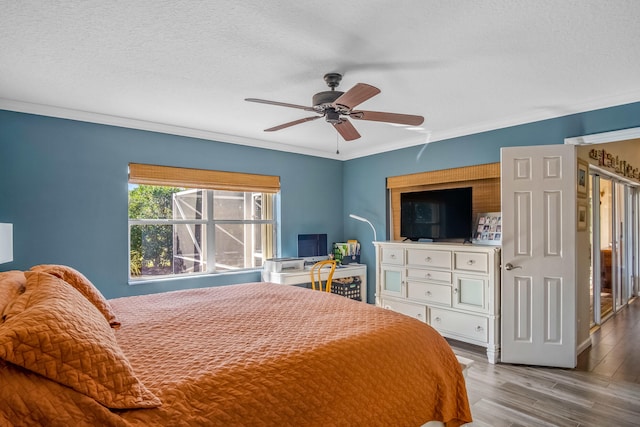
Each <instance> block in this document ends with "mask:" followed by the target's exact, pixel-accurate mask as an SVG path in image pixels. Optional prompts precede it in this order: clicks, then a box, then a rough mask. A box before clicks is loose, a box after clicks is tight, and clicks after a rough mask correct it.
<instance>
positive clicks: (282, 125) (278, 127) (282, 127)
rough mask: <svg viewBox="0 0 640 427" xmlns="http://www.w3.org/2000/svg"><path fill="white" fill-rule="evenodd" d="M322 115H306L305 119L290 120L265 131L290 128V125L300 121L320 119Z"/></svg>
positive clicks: (297, 123)
mask: <svg viewBox="0 0 640 427" xmlns="http://www.w3.org/2000/svg"><path fill="white" fill-rule="evenodd" d="M320 117H322V116H313V117H305V118H304V119H298V120H294V121H292V122H289V123H284V124H281V125H279V126H274V127H272V128H269V129H265V130H264V131H265V132H273V131H276V130H280V129H284V128H288V127H290V126H295V125H299V124H300V123H305V122H310V121H311V120H316V119H319V118H320Z"/></svg>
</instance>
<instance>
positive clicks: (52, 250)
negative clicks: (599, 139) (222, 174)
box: [0, 103, 640, 302]
mask: <svg viewBox="0 0 640 427" xmlns="http://www.w3.org/2000/svg"><path fill="white" fill-rule="evenodd" d="M637 126H640V103H634V104H629V105H625V106H619V107H613V108H607V109H603V110H597V111H592V112H585V113H581V114H574V115H570V116H565V117H561V118H557V119H552V120H545V121H540V122H535V123H530V124H525V125H520V126H514V127H510V128H505V129H499V130H495V131H490V132H484V133H480V134H475V135H469V136H464V137H459V138H453V139H449V140H447V141H438V142H433V143H431V144H429V145H428V146H427V147H426V148H425V149H424V151H423V152H422V154H421V155H420V156H418V155H419V153H420V151H421V150H422V148H423V147H422V146H417V147H411V148H405V149H401V150H396V151H391V152H387V153H382V154H378V155H374V156H368V157H364V158H360V159H354V160H349V161H346V162H340V161H336V160H329V159H322V158H316V157H311V156H303V155H297V154H290V153H284V152H280V151H273V150H265V149H258V148H250V147H245V146H241V145H233V144H224V143H219V142H212V141H205V140H198V139H194V138H185V137H179V136H174V135H165V134H160V133H154V132H146V131H138V130H131V129H124V128H118V127H113V126H105V125H96V124H89V123H84V122H77V121H72V120H63V119H56V118H49V117H42V116H36V115H29V114H22V113H14V112H9V111H0V222H11V223H13V224H14V240H15V248H14V262H13V263H9V264H3V265H2V266H0V269H1V270H8V269H21V270H25V269H28V268H29V267H31V266H32V265H35V264H41V263H59V264H68V265H71V266H73V267H75V268H77V269H78V270H80V271H82V272H83V273H84V274H85V275H87V277H89V278H90V279H91V280H92V281H93V282H94V283H95V284H96V286H97V287H98V288H99V289H100V290H101V291H102V292H103V293H104V294H105V296H107V297H108V298H114V297H118V296H126V295H133V294H142V293H150V292H159V291H165V290H173V289H180V288H186V287H200V286H212V285H215V286H217V285H225V284H231V283H241V282H246V281H257V280H259V274H258V273H257V272H251V273H241V274H233V275H218V276H215V277H207V278H188V279H182V280H167V281H163V282H160V283H154V284H142V285H136V286H129V285H128V284H127V265H128V264H127V256H128V247H127V165H128V164H129V163H130V162H136V163H151V164H162V165H171V166H183V167H193V168H204V169H217V170H226V171H237V172H250V173H260V174H269V175H279V176H280V177H281V186H282V192H281V195H282V197H281V199H282V205H281V216H280V220H281V236H282V241H281V246H282V251H281V254H280V255H282V256H294V255H295V254H296V236H297V234H298V233H318V232H326V233H328V238H329V241H330V242H333V241H338V240H340V241H341V240H345V239H352V238H355V239H358V240H359V241H361V242H363V249H362V258H361V260H362V262H364V263H366V264H367V265H368V268H369V277H368V278H369V289H368V301H369V302H373V295H374V287H375V286H374V284H375V270H374V266H375V262H374V251H373V245H371V244H369V242H371V241H372V239H373V233H372V231H371V229H370V227H369V226H368V225H367V224H365V223H362V222H359V221H355V220H353V219H350V218H349V217H348V215H349V214H350V213H354V214H357V215H360V216H363V217H365V218H368V219H369V220H370V221H371V222H372V223H373V225H374V226H375V228H376V231H377V234H378V240H384V239H387V238H388V236H387V235H386V221H387V218H386V195H387V193H386V189H385V186H386V178H387V177H389V176H397V175H404V174H409V173H416V172H424V171H431V170H438V169H447V168H453V167H461V166H468V165H474V164H484V163H493V162H498V161H499V160H500V147H503V146H518V145H540V144H562V143H563V142H564V138H568V137H574V136H580V135H586V134H592V133H599V132H607V131H612V130H619V129H625V128H630V127H637ZM311 190H312V191H311Z"/></svg>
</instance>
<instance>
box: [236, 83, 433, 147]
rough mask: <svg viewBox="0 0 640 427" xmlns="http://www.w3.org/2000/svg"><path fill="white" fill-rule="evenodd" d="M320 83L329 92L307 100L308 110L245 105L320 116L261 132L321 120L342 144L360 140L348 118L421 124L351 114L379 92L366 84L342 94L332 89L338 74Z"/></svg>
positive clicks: (393, 116)
mask: <svg viewBox="0 0 640 427" xmlns="http://www.w3.org/2000/svg"><path fill="white" fill-rule="evenodd" d="M324 81H325V82H326V83H327V86H329V87H330V88H331V90H328V91H323V92H318V93H316V94H315V95H313V97H312V98H311V102H312V106H311V107H307V106H304V105H297V104H289V103H285V102H278V101H269V100H266V99H258V98H245V101H249V102H258V103H261V104H270V105H278V106H281V107H288V108H297V109H301V110H305V111H313V112H316V113H317V114H320V115H319V116H311V117H305V118H303V119H298V120H294V121H292V122H288V123H283V124H281V125H278V126H274V127H271V128H268V129H265V132H273V131H278V130H281V129H285V128H288V127H291V126H295V125H299V124H301V123H306V122H309V121H312V120H316V119H319V118H321V117H324V118H325V121H327V122H328V123H330V124H332V125H333V127H334V128H335V129H336V130H337V131H338V133H339V134H340V136H342V138H343V139H344V140H345V141H353V140H354V139H358V138H360V134H359V133H358V131H357V130H356V128H355V127H354V126H353V124H352V123H351V122H350V121H349V120H348V118H349V117H350V118H352V119H355V120H368V121H375V122H386V123H391V124H398V125H408V126H419V125H421V124H422V123H423V122H424V117H422V116H414V115H410V114H398V113H384V112H381V111H366V110H353V108H354V107H356V106H358V105H360V104H361V103H363V102H365V101H366V100H368V99H370V98H372V97H374V96H376V95H377V94H379V93H380V89H378V88H377V87H374V86H371V85H368V84H366V83H358V84H356V85H355V86H354V87H352V88H351V89H349V90H348V91H346V92H341V91H338V90H335V89H336V87H338V85H339V84H340V81H342V75H341V74H339V73H327V74H325V75H324ZM342 116H346V117H342Z"/></svg>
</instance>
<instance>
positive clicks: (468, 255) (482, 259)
mask: <svg viewBox="0 0 640 427" xmlns="http://www.w3.org/2000/svg"><path fill="white" fill-rule="evenodd" d="M453 259H454V266H455V269H456V270H463V271H477V272H480V273H488V272H489V255H487V254H483V253H477V252H454V253H453Z"/></svg>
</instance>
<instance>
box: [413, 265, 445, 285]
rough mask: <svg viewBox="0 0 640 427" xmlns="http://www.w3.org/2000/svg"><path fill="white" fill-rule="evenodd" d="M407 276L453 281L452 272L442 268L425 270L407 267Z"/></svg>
mask: <svg viewBox="0 0 640 427" xmlns="http://www.w3.org/2000/svg"><path fill="white" fill-rule="evenodd" d="M407 278H409V279H420V280H429V281H433V282H442V283H451V272H450V271H442V270H423V269H420V268H407Z"/></svg>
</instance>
